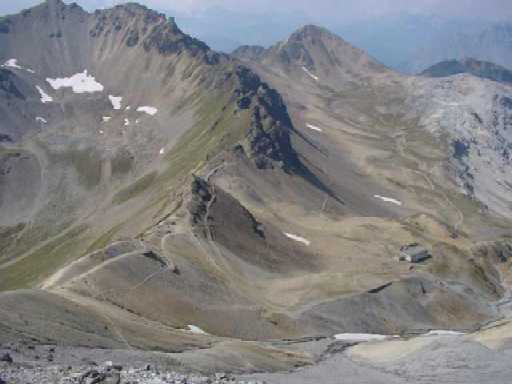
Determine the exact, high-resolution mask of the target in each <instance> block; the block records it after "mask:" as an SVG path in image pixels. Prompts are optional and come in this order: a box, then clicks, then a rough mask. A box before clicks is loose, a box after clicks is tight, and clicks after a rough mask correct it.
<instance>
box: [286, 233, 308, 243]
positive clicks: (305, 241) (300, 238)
mask: <svg viewBox="0 0 512 384" xmlns="http://www.w3.org/2000/svg"><path fill="white" fill-rule="evenodd" d="M284 235H285V236H286V237H288V238H289V239H292V240H295V241H297V242H299V243H302V244H304V245H306V246H309V245H310V244H311V241H309V240H308V239H305V238H303V237H300V236H297V235H294V234H293V233H286V232H285V233H284Z"/></svg>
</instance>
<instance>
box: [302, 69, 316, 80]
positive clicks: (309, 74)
mask: <svg viewBox="0 0 512 384" xmlns="http://www.w3.org/2000/svg"><path fill="white" fill-rule="evenodd" d="M302 70H303V71H304V72H306V73H307V74H308V76H309V77H311V78H312V79H313V80H315V81H318V80H320V79H319V78H318V76H316V75H314V74H313V73H312V72H311V71H310V70H309V69H307V68H306V67H302Z"/></svg>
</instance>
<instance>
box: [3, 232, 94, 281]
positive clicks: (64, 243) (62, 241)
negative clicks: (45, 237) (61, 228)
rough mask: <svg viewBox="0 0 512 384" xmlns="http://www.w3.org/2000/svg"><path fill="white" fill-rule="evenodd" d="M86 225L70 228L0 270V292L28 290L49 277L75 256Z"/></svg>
mask: <svg viewBox="0 0 512 384" xmlns="http://www.w3.org/2000/svg"><path fill="white" fill-rule="evenodd" d="M86 229H87V226H86V225H79V226H77V227H75V228H72V229H70V230H68V231H66V232H64V233H62V234H61V235H60V236H58V237H56V238H55V239H53V240H51V241H49V242H48V243H47V244H45V245H44V246H42V247H41V248H39V249H37V250H35V251H33V252H32V253H31V254H29V255H28V256H26V257H24V258H23V259H20V260H19V261H17V262H15V263H13V264H11V265H9V266H8V267H6V268H4V269H0V291H7V290H14V289H22V288H29V287H31V286H32V285H34V284H36V283H38V282H40V281H42V280H43V279H44V278H46V277H48V276H50V275H51V274H52V273H53V272H55V271H56V270H57V269H58V268H59V267H61V266H62V265H63V264H64V263H65V262H66V261H69V260H70V257H71V255H76V254H77V252H76V248H77V247H78V242H79V238H80V236H81V235H82V234H83V233H84V232H85V231H86Z"/></svg>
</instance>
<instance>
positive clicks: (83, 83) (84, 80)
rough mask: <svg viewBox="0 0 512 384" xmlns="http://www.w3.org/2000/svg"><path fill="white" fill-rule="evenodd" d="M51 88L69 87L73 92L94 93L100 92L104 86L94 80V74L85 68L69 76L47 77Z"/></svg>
mask: <svg viewBox="0 0 512 384" xmlns="http://www.w3.org/2000/svg"><path fill="white" fill-rule="evenodd" d="M46 81H47V82H48V83H50V85H51V86H52V87H53V89H55V90H57V89H61V88H71V89H72V90H73V92H74V93H94V92H102V91H103V89H104V87H103V85H101V84H100V83H98V82H97V81H96V79H95V78H94V76H90V75H88V74H87V69H86V70H84V71H83V72H82V73H77V74H75V75H73V76H71V77H63V78H57V79H50V78H47V79H46Z"/></svg>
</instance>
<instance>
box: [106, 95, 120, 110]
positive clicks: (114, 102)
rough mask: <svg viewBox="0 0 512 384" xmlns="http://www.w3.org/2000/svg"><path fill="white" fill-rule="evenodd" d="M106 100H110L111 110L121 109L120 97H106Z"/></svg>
mask: <svg viewBox="0 0 512 384" xmlns="http://www.w3.org/2000/svg"><path fill="white" fill-rule="evenodd" d="M108 99H109V100H110V103H111V104H112V108H114V109H121V103H122V101H123V98H122V97H121V96H113V95H108Z"/></svg>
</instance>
